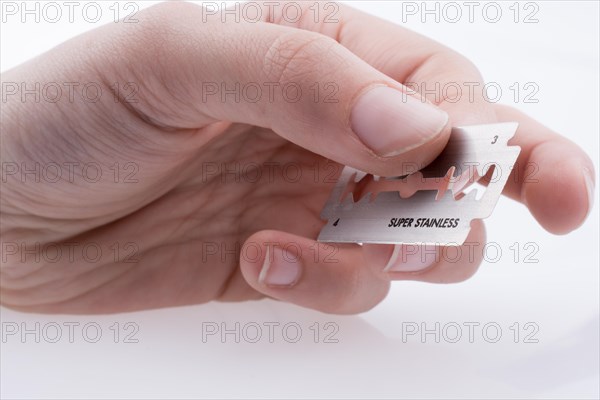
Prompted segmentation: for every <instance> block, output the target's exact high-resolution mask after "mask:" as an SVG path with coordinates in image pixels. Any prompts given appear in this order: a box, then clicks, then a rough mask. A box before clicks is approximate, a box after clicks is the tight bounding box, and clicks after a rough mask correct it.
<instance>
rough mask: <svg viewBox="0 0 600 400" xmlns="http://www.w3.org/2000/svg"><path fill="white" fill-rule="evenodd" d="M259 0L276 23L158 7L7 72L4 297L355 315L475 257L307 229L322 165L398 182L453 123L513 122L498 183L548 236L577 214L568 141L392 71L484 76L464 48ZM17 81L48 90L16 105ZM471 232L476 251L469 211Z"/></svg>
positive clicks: (33, 302) (44, 307)
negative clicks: (269, 306) (509, 152)
mask: <svg viewBox="0 0 600 400" xmlns="http://www.w3.org/2000/svg"><path fill="white" fill-rule="evenodd" d="M307 6H308V4H307ZM280 10H281V8H279V11H280ZM269 11H272V10H270V9H269V8H268V7H266V6H265V8H264V9H263V13H262V15H263V16H264V19H265V21H270V22H272V23H267V22H260V23H252V22H246V23H235V22H232V23H222V22H221V20H220V15H218V14H217V15H213V16H207V15H206V13H204V12H203V11H202V9H201V8H200V7H197V6H195V5H190V4H185V3H175V4H174V3H167V4H162V5H159V6H156V7H152V8H150V9H147V10H145V11H143V12H141V13H140V14H139V15H138V16H137V18H138V19H139V22H138V23H135V24H123V23H118V24H111V25H110V26H105V27H102V28H100V29H97V30H94V31H92V32H89V33H86V34H84V35H82V36H80V37H78V38H76V39H74V40H71V41H69V42H67V43H65V44H63V45H61V46H59V47H57V48H55V49H53V50H52V51H50V52H48V53H46V54H44V55H42V56H41V57H38V58H36V59H33V60H31V61H30V62H28V63H26V64H24V65H22V66H20V67H18V68H16V69H13V70H11V71H8V72H6V73H4V74H3V77H2V79H3V86H2V88H3V95H2V96H3V106H2V149H1V156H2V165H3V168H2V170H3V174H2V193H1V206H2V210H1V218H2V225H1V234H2V253H3V257H2V258H3V259H2V261H3V263H2V269H1V288H2V291H1V301H2V304H3V305H5V306H8V307H12V308H15V309H19V310H24V311H36V312H61V313H104V312H118V311H128V310H139V309H148V308H155V307H166V306H176V305H183V304H194V303H202V302H207V301H210V300H223V301H241V300H248V299H258V298H262V297H265V296H269V297H273V298H276V299H280V300H283V301H289V302H293V303H296V304H299V305H301V306H305V307H311V308H315V309H319V310H322V311H325V312H333V313H354V312H360V311H364V310H366V309H368V308H370V307H372V306H374V305H375V304H377V303H378V302H379V301H381V300H382V299H383V298H384V297H385V295H386V293H387V291H388V289H389V284H390V280H394V279H397V280H420V281H426V282H456V281H460V280H464V279H466V278H468V277H469V276H471V275H472V274H473V273H474V272H475V271H476V269H477V266H478V265H479V263H480V261H481V260H480V257H475V259H469V258H468V257H466V256H465V257H463V258H461V259H460V260H458V261H457V262H454V263H450V262H448V261H446V258H444V257H436V258H435V259H425V260H422V259H421V257H420V256H419V254H417V255H416V256H413V257H412V258H410V259H408V260H399V259H396V257H395V255H396V254H397V253H398V252H397V251H394V247H393V246H374V245H370V246H367V245H366V246H363V247H361V246H359V245H337V246H333V247H332V246H326V245H323V244H319V243H316V242H315V240H314V239H315V238H316V236H317V234H318V231H319V230H320V228H321V226H322V224H323V221H321V220H320V218H319V213H320V210H321V207H322V206H323V204H324V202H325V200H326V199H327V197H328V195H329V192H330V190H331V188H332V184H333V180H334V179H335V176H332V171H333V172H335V173H339V172H340V171H341V168H340V166H341V165H350V166H353V167H355V168H358V169H361V170H364V171H367V172H370V173H374V174H377V175H383V176H393V175H402V173H403V171H404V166H405V165H414V164H415V163H417V164H419V165H424V164H426V163H428V162H430V161H431V160H433V159H434V158H435V156H436V155H437V154H438V153H439V152H440V151H441V150H442V149H443V147H444V145H445V143H446V141H447V139H448V135H449V131H450V127H451V126H460V125H469V124H475V123H493V122H498V121H517V122H519V124H520V125H519V129H518V132H517V134H516V137H515V138H514V139H513V142H512V143H514V144H516V145H519V146H521V147H522V151H521V154H520V157H519V160H518V162H517V165H518V167H519V168H518V169H519V174H517V175H515V179H513V177H511V178H510V179H509V183H508V185H507V187H506V188H505V194H506V195H507V196H509V197H511V198H513V199H516V200H519V201H521V202H522V203H523V204H525V205H526V206H527V207H528V208H529V210H530V211H531V213H532V214H533V216H534V217H535V218H536V219H537V220H538V221H539V222H540V224H542V225H543V226H544V227H545V228H546V229H548V230H549V231H551V232H554V233H566V232H569V231H571V230H573V229H575V228H576V227H577V226H579V225H580V224H581V223H582V222H583V221H584V219H585V218H586V215H587V213H588V209H589V208H590V207H591V204H592V202H591V193H592V190H593V185H594V176H593V172H592V171H593V166H592V163H591V161H590V160H589V159H588V157H587V156H586V155H585V154H584V152H583V151H582V150H581V149H579V148H578V147H577V146H576V145H574V144H573V143H571V142H570V141H568V140H567V139H565V138H563V137H561V136H559V135H557V134H556V133H554V132H552V131H550V130H549V129H548V128H545V127H544V126H542V125H540V124H539V123H537V122H535V121H533V120H532V119H530V118H529V117H527V116H526V115H523V114H521V113H520V112H518V111H516V110H513V109H511V108H507V107H502V106H496V105H493V104H490V103H489V102H486V101H485V99H484V98H482V97H481V96H480V95H479V96H477V95H476V97H475V99H469V98H467V97H468V96H464V98H461V99H460V100H459V101H457V102H450V101H445V100H443V99H442V100H440V99H437V100H438V101H436V99H435V96H433V95H431V94H427V95H426V96H425V97H426V98H427V101H425V99H421V98H420V97H419V96H418V95H417V94H411V95H406V94H405V93H407V88H406V87H405V86H404V85H402V84H401V83H400V82H404V83H406V82H417V83H425V84H429V86H427V87H433V86H434V83H436V82H439V83H440V85H441V86H444V84H446V83H449V82H456V83H458V84H461V83H464V82H482V78H481V76H480V74H479V72H478V71H477V69H476V68H475V67H474V66H473V65H472V64H471V63H470V62H469V61H467V60H466V59H464V58H463V57H462V56H460V55H459V54H457V53H455V52H453V51H451V50H449V49H447V48H445V47H443V46H441V45H439V44H437V43H435V42H433V41H431V40H429V39H426V38H424V37H422V36H420V35H417V34H416V33H413V32H410V31H408V30H405V29H403V28H401V27H398V26H395V25H393V24H390V23H387V22H384V21H381V20H379V19H377V18H374V17H371V16H368V15H365V14H362V13H360V12H358V11H356V10H353V9H351V8H348V7H345V6H340V11H339V13H338V14H337V15H336V18H337V19H338V20H339V22H338V23H314V22H313V18H302V19H301V20H300V21H299V22H298V23H295V24H291V23H288V22H286V21H284V19H283V18H282V16H281V15H279V14H278V11H277V10H275V11H274V12H273V13H271V14H270V15H269ZM303 12H305V13H308V12H309V10H308V9H306V8H305V9H304V10H303ZM203 19H207V21H206V22H203ZM21 83H25V85H26V88H35V84H36V83H39V85H40V88H46V89H47V92H46V93H43V92H42V95H43V96H44V100H45V101H39V102H36V101H35V98H34V96H32V95H26V96H25V97H24V98H22V96H21V95H22V93H21V91H22V87H21ZM69 83H78V84H79V86H76V89H75V90H74V93H75V94H74V96H73V97H71V96H69V95H68V93H69V91H68V90H67V89H68V87H69V86H68V84H69ZM86 83H89V85H87V89H88V90H87V92H85V93H84V92H83V87H84V86H85V85H86ZM128 83H129V84H128ZM236 84H237V85H239V86H238V89H236ZM15 85H16V86H15ZM223 85H224V86H223ZM15 87H18V88H19V90H20V91H19V93H18V94H17V95H14V92H15V90H14V89H15ZM57 87H59V88H61V89H62V95H60V96H58V100H57V101H49V100H48V99H54V98H55V97H56V95H57V94H60V92H58V89H57ZM257 87H258V88H259V89H260V90H259V92H261V93H262V96H261V98H260V99H256V94H257V91H256V90H257ZM297 88H300V89H301V95H299V96H298V93H300V92H296V91H295V90H296V89H297ZM225 89H226V90H229V91H230V92H226V90H225ZM284 89H285V90H284ZM232 90H233V92H235V93H237V94H238V95H239V96H240V99H239V101H236V99H235V96H236V95H235V94H232V92H231V91H232ZM244 90H245V91H246V92H244ZM476 92H477V91H476ZM227 93H229V94H227ZM222 96H224V97H225V98H224V99H223V97H222ZM5 98H6V99H7V101H4V99H5ZM253 100H256V101H253ZM330 100H334V101H330ZM328 159H329V160H332V161H328ZM528 164H535V165H537V166H538V167H539V170H538V172H537V175H536V180H537V181H536V182H529V181H525V180H524V179H523V177H524V176H525V174H524V172H525V171H524V169H525V168H526V167H527V165H528ZM35 168H37V172H36V170H35ZM557 169H560V171H561V174H560V175H559V174H556V173H555V171H556V170H557ZM27 170H32V171H33V172H30V173H25V172H26V171H27ZM36 177H37V179H38V181H37V182H36V181H35V180H36ZM55 177H59V179H56V180H55ZM328 178H329V179H328ZM330 178H334V179H330ZM557 187H560V188H561V190H556V188H557ZM467 241H469V242H477V243H481V244H483V243H484V241H485V233H484V227H483V224H482V223H481V222H480V221H477V223H476V224H474V226H473V229H472V230H471V234H470V236H469V238H468V239H467ZM437 251H438V252H439V253H438V255H439V254H442V253H443V252H444V251H446V249H445V248H438V250H437ZM462 253H463V254H465V255H467V254H468V251H464V252H462ZM479 253H481V252H479ZM476 254H477V252H476ZM57 255H58V256H57ZM392 255H394V257H393V259H392V260H391V261H390V258H391V257H392ZM265 260H266V262H265ZM403 261H404V262H403ZM388 263H391V264H393V265H392V268H390V269H389V271H384V268H385V267H386V266H388Z"/></svg>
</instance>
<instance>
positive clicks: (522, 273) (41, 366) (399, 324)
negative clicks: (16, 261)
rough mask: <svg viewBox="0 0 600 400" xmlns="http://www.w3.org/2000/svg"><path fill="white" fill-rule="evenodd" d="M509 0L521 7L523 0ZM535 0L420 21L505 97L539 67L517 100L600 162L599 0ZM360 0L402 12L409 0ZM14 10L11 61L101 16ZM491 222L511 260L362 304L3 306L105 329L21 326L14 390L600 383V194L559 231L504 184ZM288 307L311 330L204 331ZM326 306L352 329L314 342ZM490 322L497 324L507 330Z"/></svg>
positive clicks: (401, 286) (7, 315)
mask: <svg viewBox="0 0 600 400" xmlns="http://www.w3.org/2000/svg"><path fill="white" fill-rule="evenodd" d="M419 3H420V2H419ZM459 3H460V2H459ZM510 3H512V2H510ZM461 4H462V3H461ZM502 4H503V6H502V7H503V10H504V11H507V8H508V6H509V3H502ZM537 4H538V5H539V7H540V10H539V12H538V15H537V17H538V19H539V23H537V24H522V23H520V24H515V23H514V22H511V20H510V19H511V18H510V17H508V18H507V19H503V20H502V21H501V22H500V23H498V24H490V23H486V22H485V21H482V19H481V18H478V21H479V22H476V23H474V24H470V23H468V22H467V21H465V22H464V23H456V24H450V23H443V22H442V23H439V24H436V23H428V24H422V23H420V22H419V21H418V19H416V18H412V19H409V23H408V24H406V25H408V26H409V27H411V28H413V29H415V30H418V31H421V32H423V33H425V34H427V35H428V36H430V37H432V38H434V39H437V40H439V41H441V42H443V43H445V44H447V45H448V46H451V47H453V48H455V49H457V50H458V51H460V52H462V53H463V54H465V55H466V56H467V57H469V58H470V59H471V60H473V61H474V62H475V63H476V64H477V65H478V66H479V68H480V69H481V71H483V74H484V76H485V78H486V79H487V80H488V81H495V82H499V83H500V84H501V86H502V88H503V89H504V90H505V91H506V95H505V96H503V98H502V102H504V103H509V104H510V103H511V97H510V95H509V93H510V92H509V89H508V87H509V86H510V85H511V84H512V83H514V82H519V83H525V82H530V81H531V82H536V83H537V84H538V85H539V88H540V91H539V93H538V94H537V96H536V97H537V98H538V99H539V103H537V104H525V103H522V102H521V103H519V104H517V105H516V106H517V107H519V108H521V109H523V110H524V111H526V112H528V113H530V114H531V115H532V116H534V117H536V118H537V119H539V120H541V121H542V122H544V123H545V124H546V125H548V126H551V127H553V128H554V129H555V130H557V131H558V132H561V133H563V134H564V135H567V136H569V137H570V138H571V139H572V140H574V141H575V142H576V143H578V144H579V145H580V146H582V147H583V148H584V149H586V151H588V154H589V155H590V156H591V157H592V159H593V160H594V162H595V165H596V168H597V166H598V164H599V163H598V132H599V128H600V127H599V124H598V122H599V121H598V110H599V108H600V107H599V102H598V89H599V81H598V70H599V60H598V49H599V43H598V38H599V26H598V14H599V7H598V3H597V2H581V3H578V2H566V1H565V2H561V1H553V2H538V3H537ZM356 6H357V7H359V8H362V9H364V10H367V11H369V12H371V13H373V14H377V15H379V16H381V17H383V18H389V19H392V20H397V21H400V20H401V18H400V14H399V10H400V9H401V8H400V5H399V3H397V2H370V3H368V4H366V2H365V3H356ZM107 20H108V21H110V16H108V19H107ZM12 21H13V22H7V23H5V24H2V32H1V36H2V39H1V48H2V54H1V56H2V59H1V69H2V70H3V71H4V70H6V69H8V68H11V67H13V66H15V65H18V64H19V63H21V62H23V61H25V60H27V59H29V58H31V57H33V56H35V55H37V54H39V53H41V52H42V51H45V50H47V49H49V48H51V47H52V46H54V45H56V44H58V43H60V42H61V41H63V40H65V39H67V38H68V37H71V36H73V35H75V34H77V33H79V32H82V31H85V30H89V29H92V28H94V27H95V26H96V25H97V24H87V23H79V24H77V23H74V24H69V23H64V24H47V23H46V24H45V23H40V24H36V23H29V24H26V25H21V24H19V23H15V22H14V19H13V20H12ZM599 175H600V174H598V172H596V176H599ZM596 198H598V196H597V193H596ZM487 229H488V238H489V240H491V241H494V242H497V243H498V244H499V245H500V247H501V248H502V250H503V256H502V257H501V259H500V260H499V261H498V262H496V263H484V264H483V265H482V266H481V268H480V271H479V273H478V274H477V275H476V276H475V277H474V278H472V279H471V280H469V281H468V282H465V283H462V284H457V285H450V286H434V285H427V284H420V283H407V282H397V283H395V284H394V285H393V289H392V291H391V293H390V295H389V297H388V298H387V299H386V300H385V301H384V302H383V303H381V304H380V305H379V306H378V307H376V308H375V309H373V310H372V311H370V312H368V313H365V314H363V315H360V316H350V317H335V316H328V315H323V314H319V313H316V312H312V311H308V310H302V309H299V308H297V307H294V306H290V305H286V304H280V303H276V302H271V301H261V302H248V303H243V304H219V303H212V304H206V305H201V306H194V307H186V308H178V309H167V310H158V311H147V312H140V313H131V314H123V315H111V316H102V317H98V316H91V317H72V316H66V317H64V316H40V315H26V314H19V313H16V312H14V311H11V310H7V309H1V319H2V321H3V322H7V321H8V322H16V323H19V324H20V323H21V322H25V323H26V324H28V325H27V326H29V327H33V324H35V322H40V323H41V326H44V324H46V323H48V322H57V323H59V324H61V323H62V322H64V321H77V322H79V323H80V324H81V325H80V326H79V328H81V326H82V325H84V324H85V323H86V322H90V321H94V322H96V323H98V324H99V325H100V326H101V327H102V329H103V336H102V338H101V339H100V341H99V342H98V343H87V342H86V341H85V340H84V338H83V336H82V334H81V331H80V330H76V331H75V337H74V343H69V341H68V337H67V330H66V328H65V329H64V330H63V338H62V339H61V340H60V341H59V342H58V343H48V342H45V341H44V340H43V339H42V340H40V343H35V341H34V340H32V337H31V336H30V337H29V339H28V340H27V341H26V343H21V341H20V340H12V339H11V338H9V339H8V340H7V342H6V343H2V344H1V345H2V359H1V385H0V387H1V394H2V398H76V397H79V398H81V397H92V398H113V397H115V398H116V397H118V398H126V397H136V398H163V397H177V398H190V397H328V396H333V397H357V398H363V397H378V398H381V397H410V398H414V397H426V398H432V397H454V398H456V397H474V398H475V397H476V398H480V397H485V398H509V397H519V398H523V397H537V398H542V397H543V398H549V397H552V398H555V397H559V398H560V397H564V398H598V397H599V396H600V393H599V351H600V350H599V345H598V343H599V309H600V307H599V276H598V260H599V259H598V242H599V240H598V239H599V235H598V207H597V206H596V207H595V208H594V210H593V211H592V214H591V216H590V218H589V220H588V221H587V222H586V224H585V225H584V226H583V227H582V228H580V229H579V230H578V231H576V232H573V233H572V234H570V235H568V236H561V237H558V236H553V235H550V234H548V233H546V232H545V231H544V230H542V229H541V228H540V227H539V226H538V225H537V224H536V222H535V220H534V219H533V217H531V216H530V215H529V213H528V212H527V210H526V209H525V207H523V206H521V205H519V204H517V203H515V202H512V201H510V200H506V199H503V200H501V202H500V203H499V205H498V207H497V208H496V211H495V213H494V215H493V216H492V217H491V218H489V220H488V221H487ZM515 242H517V243H519V244H520V247H521V255H520V262H518V263H515V262H514V261H513V253H512V252H511V250H510V249H509V247H510V246H511V245H512V244H513V243H515ZM527 242H535V243H537V245H538V246H539V251H538V253H537V254H536V256H535V258H537V259H538V260H539V263H525V262H523V258H524V255H525V254H526V253H525V252H524V251H523V246H524V245H525V243H527ZM115 321H119V322H121V323H124V322H127V321H132V322H134V323H136V324H137V325H138V326H139V332H138V333H137V334H136V336H135V337H136V338H137V339H138V340H139V342H138V343H122V341H123V338H122V337H120V338H119V342H120V343H114V342H113V336H112V334H113V332H112V331H111V330H109V327H110V326H111V325H112V324H113V323H114V322H115ZM276 321H279V322H280V323H281V325H283V324H285V323H288V322H295V323H297V324H299V326H300V327H301V328H302V333H303V335H302V339H301V340H300V341H299V342H297V343H288V342H287V341H286V340H285V338H284V337H283V336H282V334H281V330H280V329H276V330H275V336H274V343H269V341H268V337H267V333H268V331H267V328H266V327H265V326H263V338H262V340H260V341H259V342H258V343H248V342H244V340H241V343H235V341H234V340H233V337H232V336H231V335H230V336H228V337H227V340H226V343H221V340H220V339H219V338H218V337H217V336H211V337H208V339H207V340H206V343H204V342H203V341H202V323H203V322H216V323H218V324H220V323H221V322H225V323H227V326H228V327H230V328H232V327H233V326H234V323H235V322H240V323H241V326H244V324H247V323H249V322H256V323H258V324H259V325H262V324H264V323H265V322H267V323H268V322H276ZM327 321H333V322H335V323H337V324H338V326H339V331H338V333H337V334H336V335H335V338H337V339H338V343H323V337H322V336H321V337H320V338H319V343H314V340H313V336H312V335H313V331H311V330H310V328H309V327H310V326H311V325H313V324H314V322H319V323H320V327H321V333H323V332H324V331H323V324H324V323H325V322H327ZM403 322H404V323H405V324H404V326H405V327H406V323H410V322H416V323H418V324H420V323H421V322H425V323H427V324H428V326H429V327H433V324H435V323H436V322H439V323H440V324H441V325H442V326H444V325H445V324H447V323H451V322H456V323H458V324H459V325H462V324H463V323H465V322H477V323H479V324H481V325H480V326H479V329H476V330H475V336H474V341H473V343H470V342H469V340H468V337H467V333H468V331H467V328H466V327H464V326H463V337H462V339H461V340H459V341H458V342H457V343H450V342H449V341H446V340H444V339H443V338H441V340H440V343H436V342H435V341H434V340H433V336H432V335H429V336H428V337H427V338H426V339H427V340H425V342H424V343H423V342H422V341H421V340H420V339H419V338H418V337H416V336H411V337H408V338H407V340H406V343H405V342H403V340H402V331H403ZM488 322H493V323H497V324H499V326H500V327H501V328H502V330H503V334H502V337H501V339H500V340H499V341H498V342H497V343H488V342H487V341H486V340H485V338H484V337H483V336H482V333H481V329H480V328H481V326H482V325H484V324H485V323H488ZM514 322H519V323H520V324H521V325H520V326H521V337H520V338H519V343H514V341H513V331H511V330H510V329H509V327H510V326H511V325H512V324H513V323H514ZM527 322H532V323H535V324H537V326H538V327H539V332H538V333H537V334H536V335H535V338H537V339H538V340H539V343H523V333H524V331H523V324H525V323H527ZM281 325H280V327H281ZM121 327H122V325H121ZM248 327H250V326H248ZM280 327H279V328H280ZM89 333H90V336H92V334H93V331H90V332H89ZM122 333H123V331H122ZM246 333H247V334H251V333H253V331H247V332H246ZM288 333H289V334H290V336H292V334H293V330H290V331H288ZM450 333H452V332H451V331H448V334H450ZM488 333H489V336H493V330H490V331H489V332H488ZM49 334H50V333H49Z"/></svg>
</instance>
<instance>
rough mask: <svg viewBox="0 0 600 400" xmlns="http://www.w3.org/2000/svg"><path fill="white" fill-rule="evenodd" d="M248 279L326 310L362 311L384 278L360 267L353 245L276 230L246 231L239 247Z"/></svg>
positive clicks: (380, 294) (376, 298) (384, 286)
mask: <svg viewBox="0 0 600 400" xmlns="http://www.w3.org/2000/svg"><path fill="white" fill-rule="evenodd" d="M240 267H241V271H242V274H243V276H244V278H245V279H246V281H247V282H248V284H249V285H250V286H252V287H253V288H254V289H255V290H257V291H258V292H261V293H264V294H265V295H267V296H270V297H273V298H276V299H279V300H283V301H286V302H290V303H294V304H297V305H300V306H303V307H308V308H313V309H316V310H320V311H323V312H328V313H336V314H350V313H357V312H362V311H366V310H368V309H370V308H372V307H373V306H375V305H376V304H377V303H379V302H380V301H381V300H382V299H383V298H384V297H385V296H386V294H387V292H388V290H389V281H388V280H386V279H382V278H381V277H379V276H377V275H376V274H374V273H373V272H372V270H371V269H369V268H366V265H365V260H364V259H363V257H362V252H361V248H360V246H358V245H339V244H335V245H325V244H322V243H317V242H315V241H313V240H310V239H306V238H303V237H299V236H295V235H291V234H288V233H284V232H279V231H261V232H257V233H256V234H254V235H252V236H251V237H250V238H248V240H247V241H246V243H245V244H244V246H243V248H242V250H241V256H240Z"/></svg>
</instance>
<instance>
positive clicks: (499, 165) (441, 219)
mask: <svg viewBox="0 0 600 400" xmlns="http://www.w3.org/2000/svg"><path fill="white" fill-rule="evenodd" d="M517 126H518V124H517V123H516V122H507V123H498V124H489V125H474V126H464V127H458V128H453V129H452V133H451V135H450V139H449V141H448V144H447V145H446V147H445V148H444V150H443V151H442V153H441V154H440V155H439V156H438V157H437V158H436V159H435V160H434V161H433V162H432V163H431V164H429V165H427V166H426V167H425V168H422V169H421V170H419V171H415V172H414V173H411V174H409V175H404V176H401V177H393V178H384V177H378V176H374V175H370V174H367V173H365V172H362V171H359V170H357V169H354V168H351V167H344V169H343V170H342V174H341V176H340V178H339V179H338V182H337V184H336V185H335V187H334V188H333V191H332V192H331V195H330V197H329V199H328V201H327V203H326V204H325V207H324V208H323V211H322V212H321V218H322V219H324V220H326V221H327V223H326V224H325V225H324V226H323V228H322V229H321V232H320V234H319V237H318V240H319V241H320V242H336V243H387V244H433V245H444V246H458V245H461V244H463V243H464V241H465V240H466V238H467V236H468V234H469V231H470V230H471V221H473V220H474V219H483V218H487V217H488V216H490V214H491V213H492V211H493V210H494V208H495V206H496V204H497V202H498V199H499V198H500V195H501V194H502V190H503V189H504V186H505V184H506V182H507V181H508V178H509V175H510V172H511V171H512V169H513V166H514V164H515V162H516V160H517V157H518V156H519V153H520V152H521V148H520V147H519V146H509V145H508V141H509V140H510V139H511V138H512V137H513V136H514V134H515V132H516V130H517ZM483 177H486V183H487V186H483V185H479V184H478V185H474V184H475V183H477V182H479V181H480V180H481V178H483Z"/></svg>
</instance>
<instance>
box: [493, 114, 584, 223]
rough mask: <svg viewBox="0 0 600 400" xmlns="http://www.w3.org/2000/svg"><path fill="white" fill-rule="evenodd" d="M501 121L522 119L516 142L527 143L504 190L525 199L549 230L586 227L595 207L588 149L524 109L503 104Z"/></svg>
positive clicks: (534, 214)
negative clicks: (546, 125)
mask: <svg viewBox="0 0 600 400" xmlns="http://www.w3.org/2000/svg"><path fill="white" fill-rule="evenodd" d="M496 114H497V115H498V119H499V120H500V121H517V122H518V123H519V128H518V130H517V133H516V136H515V137H514V138H513V139H512V140H511V142H510V143H511V144H514V145H518V146H521V154H520V155H519V159H518V160H517V163H516V165H515V170H513V172H512V173H511V177H510V178H509V179H508V182H507V184H506V187H505V188H504V193H505V194H506V195H508V196H509V197H511V198H513V199H516V200H519V201H521V202H523V203H524V204H525V205H527V207H528V208H529V210H530V211H531V213H532V214H533V216H534V217H535V218H536V219H537V220H538V222H539V223H540V224H541V225H542V226H543V227H544V228H545V229H547V230H548V231H550V232H552V233H557V234H564V233H568V232H570V231H572V230H573V229H575V228H577V227H578V226H580V225H581V224H582V223H583V221H584V220H585V218H586V217H587V215H588V213H589V211H590V209H591V207H592V205H593V192H594V182H595V177H594V172H593V171H594V165H593V163H592V161H591V160H590V158H589V157H588V156H587V155H586V154H585V152H584V151H583V150H582V149H581V148H580V147H578V146H577V145H576V144H574V143H573V142H571V141H570V140H568V139H566V138H564V137H562V136H560V135H558V134H557V133H555V132H553V131H551V130H550V129H548V128H546V127H545V126H543V125H542V124H540V123H539V122H537V121H535V120H533V119H532V118H530V117H528V116H526V115H525V114H523V113H522V112H520V111H517V110H516V109H514V108H511V107H507V106H497V107H496Z"/></svg>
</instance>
